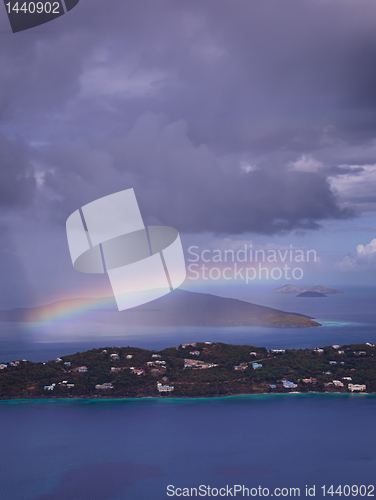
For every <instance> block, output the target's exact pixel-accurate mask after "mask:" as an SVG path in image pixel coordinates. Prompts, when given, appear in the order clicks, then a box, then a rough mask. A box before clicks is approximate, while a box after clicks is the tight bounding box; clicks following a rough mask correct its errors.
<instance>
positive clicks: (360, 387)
mask: <svg viewBox="0 0 376 500" xmlns="http://www.w3.org/2000/svg"><path fill="white" fill-rule="evenodd" d="M347 387H348V389H349V391H351V392H354V391H365V390H366V389H367V386H366V385H365V384H348V385H347Z"/></svg>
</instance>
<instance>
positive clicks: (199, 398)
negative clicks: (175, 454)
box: [0, 391, 376, 405]
mask: <svg viewBox="0 0 376 500" xmlns="http://www.w3.org/2000/svg"><path fill="white" fill-rule="evenodd" d="M265 396H267V397H269V396H274V397H275V396H285V397H286V396H302V397H308V396H335V397H337V396H342V397H344V396H346V397H348V398H349V397H353V396H355V397H357V396H369V397H376V392H356V393H345V392H313V391H312V392H286V393H283V392H274V393H270V392H260V393H257V394H229V395H226V396H215V395H214V396H197V397H187V396H160V397H156V396H142V397H133V398H132V397H127V398H110V397H108V398H107V397H100V398H92V397H89V396H81V397H75V398H59V397H51V398H12V399H0V405H1V403H13V402H19V403H28V402H39V403H44V402H58V401H59V402H60V401H61V402H79V401H81V402H89V401H90V402H103V401H105V402H107V401H109V402H111V401H117V402H123V401H124V402H125V401H132V402H133V401H144V402H145V401H152V400H153V401H169V402H171V401H189V400H190V401H203V400H205V399H207V400H209V401H213V400H215V399H223V400H229V399H235V398H244V399H245V398H254V397H265Z"/></svg>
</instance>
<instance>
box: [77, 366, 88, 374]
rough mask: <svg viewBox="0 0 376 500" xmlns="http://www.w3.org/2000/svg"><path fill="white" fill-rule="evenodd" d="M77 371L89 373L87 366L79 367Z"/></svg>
mask: <svg viewBox="0 0 376 500" xmlns="http://www.w3.org/2000/svg"><path fill="white" fill-rule="evenodd" d="M77 371H78V372H80V373H85V372H87V366H79V367H78V368H77Z"/></svg>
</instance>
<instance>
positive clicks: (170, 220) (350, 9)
mask: <svg viewBox="0 0 376 500" xmlns="http://www.w3.org/2000/svg"><path fill="white" fill-rule="evenodd" d="M375 19H376V4H375V3H374V2H373V1H369V0H360V1H359V2H356V3H355V2H353V1H352V0H333V1H331V2H329V1H326V0H315V1H307V2H300V1H297V0H285V1H284V2H281V1H280V0H278V1H273V0H271V1H268V2H264V1H251V2H250V1H249V0H244V1H243V0H237V1H236V2H230V1H228V0H226V1H224V0H218V1H216V2H215V3H213V2H208V1H205V0H201V1H200V2H192V1H191V0H189V1H175V0H174V1H164V2H155V1H154V0H153V1H151V0H143V1H142V2H121V1H116V2H111V4H109V3H108V2H102V1H99V0H90V2H88V1H84V0H82V1H81V2H80V3H79V4H78V6H77V7H76V8H75V9H74V10H72V12H70V13H69V14H68V15H66V16H62V18H60V19H58V20H56V21H53V22H52V23H49V25H48V29H50V30H51V31H52V32H51V33H49V34H48V33H44V34H40V35H36V34H34V35H32V34H31V33H30V34H27V33H24V34H20V35H13V36H12V37H10V36H5V35H4V36H3V37H2V38H3V39H4V40H3V42H4V43H3V44H2V46H1V48H0V57H1V63H2V67H4V68H7V70H6V71H4V72H2V73H1V76H0V83H1V85H2V88H3V89H4V92H2V94H1V97H0V111H1V114H0V124H2V130H3V131H4V133H10V132H17V133H18V134H20V135H22V136H23V137H24V138H25V140H27V141H29V143H31V144H32V145H34V148H33V152H32V153H30V158H31V159H32V160H33V165H34V174H35V175H37V179H39V184H38V190H37V196H36V198H35V200H34V207H37V209H38V210H43V211H44V212H45V211H46V210H47V211H48V212H49V214H50V217H51V218H52V219H56V220H59V221H61V222H62V221H63V220H65V218H66V217H67V215H69V214H70V213H71V211H73V210H75V209H76V208H77V207H78V206H82V205H83V204H85V203H87V202H89V201H91V200H93V199H95V198H96V197H98V196H104V195H106V194H109V193H111V192H114V191H117V190H120V189H126V188H129V187H134V188H135V190H136V195H137V197H138V199H139V201H140V204H141V208H142V211H143V214H144V215H145V216H146V217H147V218H148V219H149V220H159V221H161V222H163V223H165V224H171V225H174V226H176V227H178V228H179V229H180V230H182V231H190V232H202V231H214V232H218V233H234V234H235V233H242V232H245V231H254V232H259V233H266V234H272V233H275V232H281V231H286V230H294V229H315V228H317V227H319V224H320V222H321V221H324V220H327V219H331V218H332V219H343V218H346V217H350V216H352V215H353V211H352V210H351V209H342V208H341V206H340V204H339V199H337V194H336V193H335V192H334V191H333V184H332V183H331V181H330V179H331V178H333V177H336V176H343V174H344V173H345V170H344V168H345V167H343V165H349V164H350V163H351V161H347V160H350V159H351V160H354V159H356V158H363V163H364V162H366V161H371V162H372V160H374V157H375V156H374V152H375V151H374V147H373V146H372V144H371V143H372V140H373V137H374V133H375V128H376V119H375V113H374V110H375V105H376V90H375V89H376V87H375V85H374V80H375V76H374V72H373V70H372V68H373V67H374V59H375V56H376V29H375V28H376V21H375ZM3 21H4V20H2V22H3ZM46 26H47V25H46ZM46 29H47V28H46ZM365 150H366V151H367V153H365ZM304 155H313V156H312V157H313V158H314V159H316V160H315V161H317V162H319V163H320V166H319V167H317V169H316V171H315V170H314V169H313V167H309V168H308V167H307V169H308V170H307V171H304V168H303V170H302V168H300V170H299V169H297V168H295V169H294V168H291V164H292V163H294V162H297V161H298V160H299V158H301V157H304ZM353 164H354V163H353ZM356 164H357V165H359V164H361V163H356ZM339 166H341V168H339ZM25 171H26V170H25ZM351 172H352V173H353V174H355V173H357V174H359V175H361V170H357V171H355V170H354V169H353V170H351ZM16 177H17V176H16ZM19 178H20V177H17V179H19ZM21 178H22V176H21ZM26 178H27V177H25V179H26ZM28 179H29V181H30V183H31V182H32V180H31V177H29V178H28ZM25 182H26V181H25ZM357 185H358V186H359V189H361V187H360V186H361V183H359V182H358V184H357ZM19 191H20V193H21V192H22V189H21V186H20V190H19ZM17 192H18V191H17ZM28 192H32V189H31V187H30V189H29V188H28ZM358 194H359V196H360V198H362V192H360V193H358ZM22 198H23V196H19V198H17V196H16V194H15V195H14V196H13V199H14V201H17V200H18V199H22ZM341 201H346V200H343V199H341ZM358 205H361V203H358Z"/></svg>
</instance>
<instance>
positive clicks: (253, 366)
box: [252, 363, 262, 370]
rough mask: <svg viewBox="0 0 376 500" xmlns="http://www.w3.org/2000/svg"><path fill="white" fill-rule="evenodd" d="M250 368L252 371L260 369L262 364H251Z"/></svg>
mask: <svg viewBox="0 0 376 500" xmlns="http://www.w3.org/2000/svg"><path fill="white" fill-rule="evenodd" d="M252 368H253V369H254V370H257V369H258V368H262V364H261V363H252Z"/></svg>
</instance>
